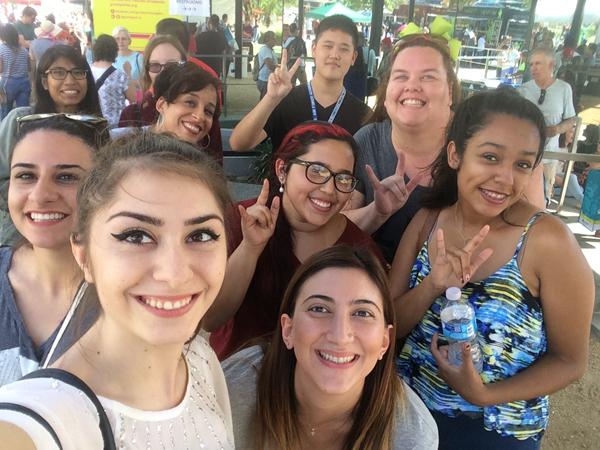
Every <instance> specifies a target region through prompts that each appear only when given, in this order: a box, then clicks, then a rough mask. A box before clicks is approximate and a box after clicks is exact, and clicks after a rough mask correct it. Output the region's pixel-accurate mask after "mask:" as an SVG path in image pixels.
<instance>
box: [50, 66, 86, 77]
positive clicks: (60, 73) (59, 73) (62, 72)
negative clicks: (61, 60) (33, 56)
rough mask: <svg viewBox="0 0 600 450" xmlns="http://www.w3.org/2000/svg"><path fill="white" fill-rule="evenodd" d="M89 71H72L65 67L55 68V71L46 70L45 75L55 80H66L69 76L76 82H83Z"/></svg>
mask: <svg viewBox="0 0 600 450" xmlns="http://www.w3.org/2000/svg"><path fill="white" fill-rule="evenodd" d="M87 72H88V71H87V69H77V68H75V69H71V70H67V69H65V68H64V67H55V68H53V69H48V70H46V72H44V73H45V75H46V76H48V75H50V76H51V77H52V78H54V79H55V80H64V79H65V78H67V75H69V74H70V75H71V76H72V77H73V78H75V79H76V80H83V79H84V78H85V77H86V75H87Z"/></svg>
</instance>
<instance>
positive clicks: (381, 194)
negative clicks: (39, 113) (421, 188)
mask: <svg viewBox="0 0 600 450" xmlns="http://www.w3.org/2000/svg"><path fill="white" fill-rule="evenodd" d="M405 167H406V157H405V156H404V154H403V153H400V155H399V156H398V163H397V164H396V171H395V172H394V174H393V175H390V176H389V177H387V178H384V179H383V180H381V181H380V180H379V178H377V175H375V172H374V171H373V168H372V167H371V166H370V165H368V164H367V165H366V167H365V168H366V171H367V177H368V178H369V182H370V183H371V186H372V187H373V197H374V200H375V209H376V211H377V214H379V215H381V216H386V217H388V216H391V215H392V214H394V213H395V212H396V211H398V210H399V209H400V208H402V207H403V206H404V204H405V203H406V202H407V200H408V198H409V197H410V194H412V192H413V191H414V190H415V188H416V187H417V186H418V185H419V183H420V182H421V180H422V179H423V178H424V177H425V173H424V172H419V173H418V174H417V175H415V176H414V177H413V178H412V179H411V180H410V181H409V182H408V184H406V183H405V182H404V173H405Z"/></svg>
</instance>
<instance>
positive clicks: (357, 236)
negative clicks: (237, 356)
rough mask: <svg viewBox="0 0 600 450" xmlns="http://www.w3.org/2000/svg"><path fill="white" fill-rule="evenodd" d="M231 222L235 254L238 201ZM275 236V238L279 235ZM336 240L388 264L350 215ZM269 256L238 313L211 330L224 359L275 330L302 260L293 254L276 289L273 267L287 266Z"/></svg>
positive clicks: (231, 246)
mask: <svg viewBox="0 0 600 450" xmlns="http://www.w3.org/2000/svg"><path fill="white" fill-rule="evenodd" d="M254 203H256V199H251V200H245V201H243V202H240V203H239V204H241V205H242V206H244V207H245V208H248V207H249V206H251V205H253V204H254ZM281 213H283V212H281ZM227 225H228V226H227V242H228V250H229V253H230V254H231V253H233V251H234V250H235V249H236V248H237V247H238V246H239V245H240V243H241V242H242V239H243V235H242V227H241V217H240V214H239V211H238V208H237V205H234V207H232V208H231V209H230V211H229V212H228V215H227ZM271 239H275V235H274V236H273V237H271ZM336 244H350V245H357V246H360V247H366V248H368V249H369V250H371V251H372V252H373V253H374V254H375V255H377V257H378V258H379V260H380V261H381V262H382V263H383V264H384V265H385V264H386V262H385V259H384V258H383V255H382V253H381V251H380V250H379V248H378V247H377V244H375V242H374V241H373V240H372V239H371V236H369V235H368V234H367V233H365V232H364V231H362V230H361V229H360V228H358V227H357V226H356V225H355V224H354V223H353V222H351V221H350V220H349V219H346V228H345V229H344V231H343V232H342V234H341V235H340V237H339V238H338V240H337V242H336ZM265 251H266V248H265ZM266 256H267V254H265V252H263V254H262V255H261V257H260V258H259V260H258V263H257V265H256V270H255V271H254V276H253V277H252V281H250V285H249V286H248V290H247V291H246V296H245V297H244V300H243V301H242V304H241V306H240V308H239V309H238V310H237V312H236V314H235V315H234V316H233V317H232V318H231V319H229V320H228V321H227V322H226V323H225V324H224V325H222V326H221V327H220V328H219V329H217V330H215V331H214V332H212V333H211V336H210V344H211V345H212V347H213V349H214V350H215V352H216V353H217V356H218V357H219V359H220V360H223V359H225V358H226V357H227V356H229V355H231V354H232V353H233V352H235V351H236V350H238V349H239V348H240V347H241V346H242V345H244V344H245V343H246V342H248V341H249V340H251V339H254V338H257V337H259V336H263V335H265V334H268V333H272V332H273V331H275V327H276V325H277V321H278V320H279V307H280V304H281V300H282V297H283V290H284V289H285V287H286V285H287V284H288V282H289V280H290V279H291V278H292V276H293V274H294V271H295V270H296V269H297V268H298V267H300V264H301V263H300V261H299V260H298V258H296V256H295V255H293V254H292V255H291V257H292V264H291V268H292V271H291V272H289V273H283V274H282V273H280V275H282V278H283V279H285V283H284V286H283V289H282V290H281V291H280V292H274V291H273V290H274V287H273V282H272V280H273V271H275V270H283V269H282V265H281V264H278V263H277V261H269V260H268V258H266Z"/></svg>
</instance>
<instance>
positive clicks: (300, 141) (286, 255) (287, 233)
mask: <svg viewBox="0 0 600 450" xmlns="http://www.w3.org/2000/svg"><path fill="white" fill-rule="evenodd" d="M326 139H333V140H336V141H341V142H345V143H347V144H348V146H349V147H350V150H351V151H352V155H353V157H354V161H355V164H356V155H357V154H358V151H359V148H358V144H357V143H356V141H355V140H354V138H353V137H352V135H351V134H350V133H349V132H348V131H346V130H345V129H344V128H342V127H340V126H339V125H335V124H331V123H329V122H321V121H309V122H304V123H302V124H300V125H297V126H295V127H294V128H292V129H291V130H290V131H289V132H288V133H287V134H286V135H285V137H284V138H283V141H282V142H281V145H280V146H279V148H278V149H277V151H276V152H275V154H274V155H273V160H272V162H273V164H272V169H271V173H270V175H269V204H271V202H272V201H273V199H274V198H275V197H276V196H280V195H281V194H280V192H279V187H280V185H281V184H280V182H279V179H278V178H277V174H276V173H275V161H276V160H277V159H281V160H283V161H284V164H285V168H284V170H285V171H286V172H287V170H288V169H289V165H288V161H290V160H291V159H294V158H298V157H300V156H302V155H304V154H305V153H307V152H308V151H309V150H310V148H309V147H310V146H311V145H312V144H315V143H317V142H320V141H324V140H326ZM353 171H354V167H353ZM295 260H296V258H295V256H294V244H293V238H292V232H291V230H290V224H289V222H288V220H287V218H286V217H285V214H284V213H283V211H281V213H280V214H279V216H278V217H277V224H276V226H275V231H274V233H273V236H272V237H271V239H269V242H268V243H267V245H266V247H265V250H264V251H263V252H262V254H261V256H260V257H259V262H258V264H264V265H265V267H269V266H271V265H272V261H277V269H276V270H273V271H272V273H271V274H270V276H271V279H272V283H271V284H270V285H269V286H265V287H264V288H266V289H268V291H269V292H270V293H276V294H275V295H270V296H268V298H272V299H273V300H272V301H274V302H276V304H279V299H280V297H281V293H283V291H284V289H285V287H286V286H287V284H288V281H289V279H290V276H291V274H293V273H294V270H295V265H294V263H293V262H294V261H295ZM258 264H257V265H258ZM272 309H273V310H277V307H274V308H272Z"/></svg>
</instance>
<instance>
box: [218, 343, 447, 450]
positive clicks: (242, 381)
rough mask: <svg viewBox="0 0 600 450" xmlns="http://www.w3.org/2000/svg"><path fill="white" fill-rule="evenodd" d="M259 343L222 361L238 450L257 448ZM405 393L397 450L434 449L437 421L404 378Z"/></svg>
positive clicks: (396, 435) (400, 404)
mask: <svg viewBox="0 0 600 450" xmlns="http://www.w3.org/2000/svg"><path fill="white" fill-rule="evenodd" d="M262 359H263V350H262V348H261V347H260V346H258V345H257V346H254V347H249V348H246V349H244V350H242V351H240V352H238V353H235V354H234V355H232V356H231V357H229V358H228V359H226V360H225V361H223V362H222V364H221V365H222V366H223V371H224V372H225V379H226V380H227V387H228V390H229V399H230V401H231V412H232V415H233V433H234V436H235V444H236V445H235V448H236V449H237V450H244V449H248V450H250V449H254V430H255V420H256V381H257V378H258V371H259V370H260V366H261V364H262ZM402 384H403V387H404V395H403V399H402V401H400V402H398V406H397V407H396V414H395V427H396V429H395V430H394V447H393V448H394V450H434V449H437V448H438V431H437V426H436V424H435V421H434V420H433V417H431V414H430V413H429V411H428V410H427V408H426V407H425V404H424V403H423V402H422V401H421V399H420V398H419V397H418V396H417V394H415V393H414V392H413V390H412V389H411V388H410V387H408V385H407V384H406V383H404V382H402Z"/></svg>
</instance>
